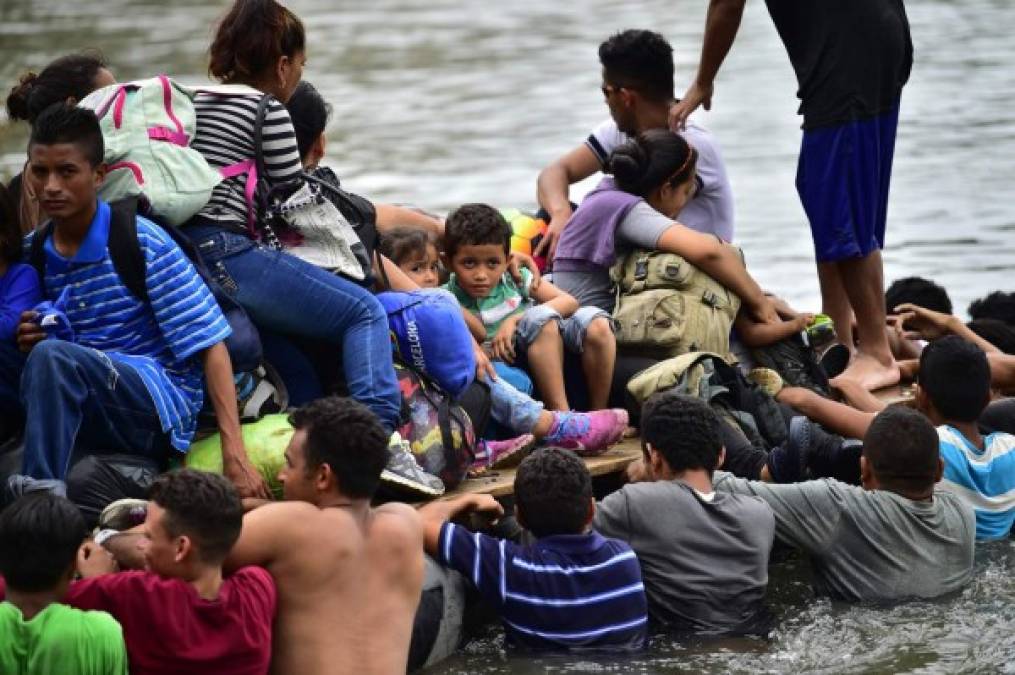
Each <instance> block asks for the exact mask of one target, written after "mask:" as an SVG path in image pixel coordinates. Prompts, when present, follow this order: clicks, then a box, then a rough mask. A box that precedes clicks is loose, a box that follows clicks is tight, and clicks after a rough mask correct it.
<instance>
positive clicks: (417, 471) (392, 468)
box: [381, 431, 444, 498]
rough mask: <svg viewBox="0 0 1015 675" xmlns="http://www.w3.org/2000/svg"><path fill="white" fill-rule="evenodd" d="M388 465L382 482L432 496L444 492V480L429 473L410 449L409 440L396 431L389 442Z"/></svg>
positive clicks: (401, 489) (400, 489) (417, 493)
mask: <svg viewBox="0 0 1015 675" xmlns="http://www.w3.org/2000/svg"><path fill="white" fill-rule="evenodd" d="M388 452H389V453H390V457H389V458H388V465H387V466H385V467H384V471H382V472H381V483H382V484H383V485H386V486H387V487H389V488H391V489H393V490H397V491H398V492H402V493H405V492H409V493H411V494H413V495H416V496H420V497H426V498H432V497H440V496H441V495H442V494H444V481H442V480H441V479H440V478H438V477H437V476H434V475H432V474H429V473H427V472H426V471H424V470H423V467H421V466H420V465H419V462H417V461H416V456H415V455H413V454H412V451H411V450H410V449H409V442H408V441H404V440H402V437H401V436H400V435H399V433H398V432H397V431H396V432H395V433H393V434H392V435H391V441H389V442H388Z"/></svg>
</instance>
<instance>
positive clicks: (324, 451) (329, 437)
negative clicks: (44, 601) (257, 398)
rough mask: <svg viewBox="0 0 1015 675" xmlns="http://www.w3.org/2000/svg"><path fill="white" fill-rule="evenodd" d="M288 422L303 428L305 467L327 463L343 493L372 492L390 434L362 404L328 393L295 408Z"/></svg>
mask: <svg viewBox="0 0 1015 675" xmlns="http://www.w3.org/2000/svg"><path fill="white" fill-rule="evenodd" d="M289 422H290V424H292V425H293V428H295V429H302V430H305V431H306V432H307V438H306V443H305V445H304V450H303V452H304V453H305V455H306V463H307V469H308V471H312V470H314V469H316V468H317V467H319V466H321V465H322V464H327V465H328V466H330V467H331V470H332V472H334V474H335V480H336V481H337V482H338V489H339V491H340V492H341V493H342V494H343V495H346V496H347V497H353V498H355V499H370V498H371V497H373V496H374V492H376V491H377V486H378V485H380V482H381V471H383V470H384V466H385V465H386V464H387V463H388V439H389V436H390V434H388V433H387V432H386V431H384V427H383V426H381V423H380V420H378V419H377V416H376V415H375V414H373V413H372V412H370V410H369V409H368V408H367V407H366V406H364V405H363V404H362V403H358V402H356V401H354V400H352V399H351V398H343V397H340V396H328V397H326V398H321V399H318V400H316V401H313V402H312V403H308V404H307V405H305V406H303V407H302V408H299V409H297V410H295V411H294V412H293V413H292V414H291V415H290V416H289Z"/></svg>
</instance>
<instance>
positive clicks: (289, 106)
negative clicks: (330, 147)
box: [285, 80, 331, 160]
mask: <svg viewBox="0 0 1015 675" xmlns="http://www.w3.org/2000/svg"><path fill="white" fill-rule="evenodd" d="M285 107H286V110H288V111H289V117H291V118H292V121H293V128H294V129H295V130H296V144H297V145H298V146H299V149H300V159H303V160H305V159H306V158H307V153H309V152H310V148H311V146H313V144H314V143H315V142H316V141H317V139H318V138H320V136H321V134H323V133H324V128H325V127H326V126H328V119H329V118H330V117H331V106H330V105H328V103H327V102H326V101H325V100H324V98H323V97H322V96H321V94H320V92H318V91H317V88H316V87H314V85H312V84H310V83H309V82H307V81H305V80H304V81H302V82H300V83H299V84H298V85H296V90H295V91H294V92H293V95H292V96H291V97H289V100H288V101H286V104H285Z"/></svg>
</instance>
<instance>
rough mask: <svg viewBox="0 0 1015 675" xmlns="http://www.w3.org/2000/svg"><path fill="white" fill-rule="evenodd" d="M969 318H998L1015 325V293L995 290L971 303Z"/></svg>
mask: <svg viewBox="0 0 1015 675" xmlns="http://www.w3.org/2000/svg"><path fill="white" fill-rule="evenodd" d="M969 318H971V319H998V320H999V321H1004V322H1005V323H1006V324H1008V325H1009V326H1015V293H1005V292H1004V291H994V292H993V293H991V294H989V295H987V296H986V297H983V298H980V299H979V300H973V301H972V302H971V303H970V304H969Z"/></svg>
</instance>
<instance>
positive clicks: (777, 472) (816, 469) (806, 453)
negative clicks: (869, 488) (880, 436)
mask: <svg viewBox="0 0 1015 675" xmlns="http://www.w3.org/2000/svg"><path fill="white" fill-rule="evenodd" d="M862 450H863V443H862V442H861V441H858V440H854V439H848V438H843V437H842V436H837V435H836V434H830V433H828V432H827V431H825V430H824V429H823V428H821V426H820V425H819V424H817V423H816V422H812V421H810V420H809V419H807V418H806V417H794V418H793V419H792V420H791V421H790V424H789V437H788V438H787V440H786V442H785V443H783V444H782V445H781V446H779V447H776V448H772V451H771V452H769V453H768V472H769V473H770V474H771V475H772V480H774V481H775V482H776V483H798V482H800V481H803V480H807V479H808V478H835V479H837V480H840V481H842V482H844V483H850V484H852V485H858V484H859V483H860V453H861V452H862Z"/></svg>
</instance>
